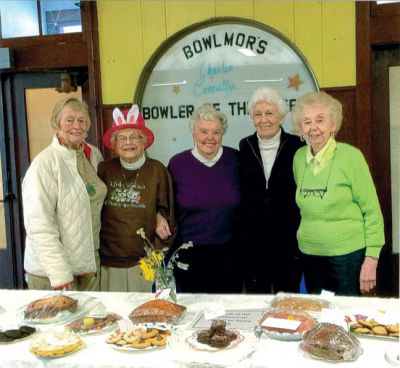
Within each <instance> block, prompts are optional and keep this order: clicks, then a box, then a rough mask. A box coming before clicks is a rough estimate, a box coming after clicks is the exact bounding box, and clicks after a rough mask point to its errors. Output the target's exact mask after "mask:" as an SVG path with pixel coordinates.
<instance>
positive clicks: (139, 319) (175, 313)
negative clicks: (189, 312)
mask: <svg viewBox="0 0 400 368" xmlns="http://www.w3.org/2000/svg"><path fill="white" fill-rule="evenodd" d="M185 310H186V307H184V306H183V305H179V304H175V303H171V302H169V301H167V300H164V299H154V300H150V301H148V302H146V303H144V304H142V305H140V306H139V307H137V308H135V309H134V310H133V311H132V312H131V313H130V314H129V318H130V319H131V320H132V321H133V322H135V323H144V322H167V323H177V322H178V321H179V320H180V318H181V317H182V315H183V313H184V312H185Z"/></svg>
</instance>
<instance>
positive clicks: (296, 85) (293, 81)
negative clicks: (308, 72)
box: [287, 74, 304, 91]
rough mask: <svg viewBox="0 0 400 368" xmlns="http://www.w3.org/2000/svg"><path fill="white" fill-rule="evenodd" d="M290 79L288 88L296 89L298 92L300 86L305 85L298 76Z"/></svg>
mask: <svg viewBox="0 0 400 368" xmlns="http://www.w3.org/2000/svg"><path fill="white" fill-rule="evenodd" d="M288 79H289V84H288V86H287V88H295V89H296V91H298V90H299V87H300V84H303V83H304V82H303V81H302V80H301V79H300V77H299V75H298V74H296V75H295V76H294V77H288Z"/></svg>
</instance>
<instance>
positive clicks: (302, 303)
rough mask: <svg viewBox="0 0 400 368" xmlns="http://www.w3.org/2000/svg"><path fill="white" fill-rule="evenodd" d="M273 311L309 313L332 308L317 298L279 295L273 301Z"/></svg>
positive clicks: (325, 301) (326, 302)
mask: <svg viewBox="0 0 400 368" xmlns="http://www.w3.org/2000/svg"><path fill="white" fill-rule="evenodd" d="M271 308H272V309H283V310H301V311H307V312H321V311H322V309H324V308H330V303H329V302H328V301H327V300H323V299H320V298H317V297H308V296H306V295H304V296H294V295H293V296H292V295H285V294H281V295H279V294H278V295H277V296H276V297H274V298H273V299H272V301H271Z"/></svg>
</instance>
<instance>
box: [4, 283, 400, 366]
mask: <svg viewBox="0 0 400 368" xmlns="http://www.w3.org/2000/svg"><path fill="white" fill-rule="evenodd" d="M48 294H49V292H48V291H37V290H0V306H1V307H3V308H4V309H5V311H4V312H3V313H1V314H0V326H1V324H9V323H13V322H18V321H19V320H18V318H17V314H16V312H15V311H16V310H17V309H19V308H21V307H22V306H24V305H26V304H28V303H29V302H31V301H33V300H36V299H39V298H41V297H44V296H47V295H48ZM84 294H86V295H90V296H93V297H96V298H98V300H99V301H101V303H103V304H104V305H105V307H106V308H107V310H108V311H110V312H116V313H118V314H120V315H121V316H122V317H123V318H125V319H128V315H129V313H130V312H131V311H132V310H133V309H134V308H136V307H137V306H139V305H140V304H142V303H144V302H146V301H148V300H150V299H152V298H154V294H149V293H105V292H93V293H89V292H87V293H84ZM273 298H274V295H248V294H237V295H236V294H235V295H229V294H226V295H208V294H179V295H178V303H179V304H182V305H185V306H186V307H187V312H186V315H185V317H184V319H183V320H182V321H181V323H180V325H179V326H178V329H179V330H180V331H181V333H182V334H184V333H191V331H189V330H187V328H189V327H190V326H191V322H192V319H193V318H195V317H196V316H198V313H201V312H202V311H203V310H204V309H205V308H207V307H208V306H209V305H210V303H214V304H215V303H219V305H223V307H224V308H225V309H226V310H228V309H265V310H266V309H268V307H269V303H270V301H271V300H272V299H273ZM357 310H360V311H361V310H375V311H377V310H384V311H385V312H387V313H397V316H398V317H399V318H398V320H399V319H400V315H399V312H400V300H399V299H395V298H387V299H386V298H370V297H368V298H367V297H360V298H356V297H337V296H335V297H334V298H333V300H332V302H331V311H333V312H332V316H331V317H332V319H335V318H336V319H338V318H339V319H341V318H344V315H345V314H346V313H349V312H350V311H352V312H355V311H357ZM38 327H39V328H40V330H41V331H44V330H46V329H48V328H62V326H58V327H54V326H53V325H38ZM249 333H250V332H249ZM108 335H109V333H108V334H107V333H102V334H98V335H90V336H85V337H84V339H85V343H86V348H84V349H83V350H81V351H79V352H77V353H75V354H72V355H70V356H65V357H62V358H57V359H39V358H36V357H35V356H33V355H32V354H31V353H30V352H29V345H30V342H31V339H27V340H24V341H20V342H17V343H13V344H7V345H0V367H1V368H8V367H10V368H11V367H12V368H19V367H29V368H36V367H37V368H42V367H51V368H53V367H54V368H67V367H68V368H71V367H72V368H75V367H76V368H94V367H96V368H98V367H100V368H103V367H104V368H110V367H113V368H114V367H115V368H125V367H126V368H127V367H135V368H136V367H143V368H144V367H163V368H165V367H171V368H175V367H176V368H177V367H192V366H193V367H205V366H207V365H206V364H204V362H202V363H197V364H195V363H193V362H191V357H190V355H191V353H190V351H189V353H187V351H186V353H184V352H183V353H182V351H179V349H175V348H174V347H170V346H167V347H166V348H165V349H161V350H158V351H152V352H142V353H132V352H127V353H126V352H120V351H116V350H114V349H112V348H111V347H110V346H109V345H107V344H105V342H104V341H105V339H106V337H107V336H108ZM252 335H253V334H252ZM360 341H361V344H362V348H363V350H364V352H363V354H362V355H361V356H360V357H359V358H358V359H357V360H356V361H354V362H347V363H341V364H342V366H343V367H345V366H348V367H352V368H353V367H354V368H355V367H359V368H361V367H362V368H365V367H379V368H385V367H387V368H388V367H391V366H392V365H390V364H389V363H388V362H387V361H386V359H385V352H386V351H387V350H388V349H390V350H393V349H398V348H399V344H398V342H396V341H382V340H378V339H376V338H360ZM233 350H234V349H232V352H231V354H230V355H226V357H227V358H228V359H227V360H226V361H225V363H229V366H230V367H246V368H247V367H251V368H253V367H254V368H258V367H265V368H272V367H279V368H281V367H296V368H297V367H307V368H313V367H332V363H329V362H325V361H320V360H315V359H310V358H307V357H306V356H304V354H303V353H302V352H301V351H300V350H299V342H298V341H290V342H288V341H278V340H272V339H270V338H268V337H265V336H264V337H261V339H260V340H259V341H258V340H257V345H256V349H255V350H254V352H253V353H251V354H249V356H247V357H246V358H244V359H242V360H241V361H232V359H229V357H231V358H232V357H234V355H233V353H234V351H233ZM213 354H214V355H213ZM215 354H219V352H218V353H209V355H210V357H212V358H210V360H211V361H214V363H215V362H216V361H218V359H215V357H217V355H215ZM230 360H231V361H230ZM219 363H221V362H220V361H219Z"/></svg>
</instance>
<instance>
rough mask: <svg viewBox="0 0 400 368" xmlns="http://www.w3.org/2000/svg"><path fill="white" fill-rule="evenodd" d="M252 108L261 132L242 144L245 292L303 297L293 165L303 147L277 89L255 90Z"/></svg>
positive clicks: (241, 181) (247, 138)
mask: <svg viewBox="0 0 400 368" xmlns="http://www.w3.org/2000/svg"><path fill="white" fill-rule="evenodd" d="M248 107H249V112H250V117H251V119H252V120H253V124H254V127H255V129H256V131H255V132H254V134H252V135H250V136H248V137H246V138H243V139H242V140H241V141H240V144H239V163H240V171H239V176H240V187H241V198H242V199H241V219H242V226H241V231H242V232H243V238H244V239H243V240H244V242H245V244H246V246H245V254H242V255H241V257H242V258H241V259H242V261H244V262H243V264H244V266H243V267H242V270H243V271H244V273H245V275H244V280H245V290H246V292H254V293H274V292H275V293H276V292H278V291H287V292H299V289H300V280H301V274H302V271H301V267H300V260H299V253H298V246H297V240H296V231H297V228H298V226H299V222H300V215H299V210H298V208H297V206H296V202H295V192H296V186H295V182H294V178H293V169H292V162H293V156H294V154H295V152H296V151H297V149H298V148H299V147H301V146H302V144H303V143H302V142H301V140H300V138H299V137H298V136H294V135H291V134H288V133H286V132H285V131H284V130H283V129H282V127H281V124H282V123H283V119H284V117H285V115H286V113H287V112H288V107H287V105H286V103H285V101H284V100H283V99H282V97H281V96H280V95H279V94H278V92H277V91H275V90H274V89H271V88H266V87H265V88H260V89H257V90H256V91H254V93H253V95H252V97H251V99H250V101H249V104H248Z"/></svg>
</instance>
